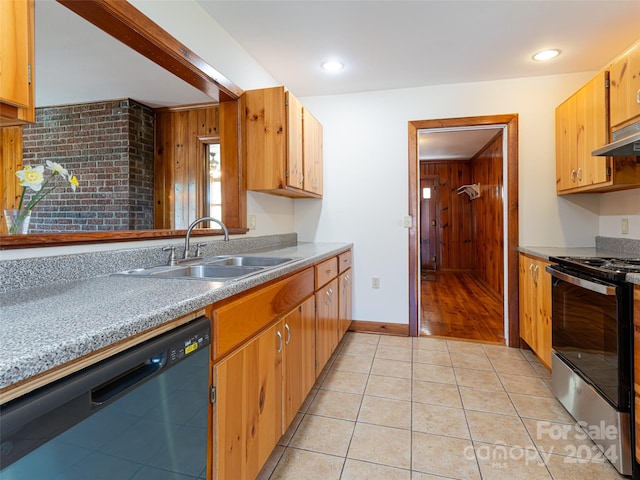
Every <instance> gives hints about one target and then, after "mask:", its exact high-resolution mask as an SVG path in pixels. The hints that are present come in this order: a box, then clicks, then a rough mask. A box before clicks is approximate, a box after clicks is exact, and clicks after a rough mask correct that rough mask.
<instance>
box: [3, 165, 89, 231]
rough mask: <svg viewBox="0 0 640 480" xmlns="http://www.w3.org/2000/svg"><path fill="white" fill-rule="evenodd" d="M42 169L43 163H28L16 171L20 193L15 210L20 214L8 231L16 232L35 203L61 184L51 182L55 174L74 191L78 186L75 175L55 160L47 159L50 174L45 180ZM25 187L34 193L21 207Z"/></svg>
mask: <svg viewBox="0 0 640 480" xmlns="http://www.w3.org/2000/svg"><path fill="white" fill-rule="evenodd" d="M44 169H45V167H44V166H43V165H38V166H36V167H32V166H30V165H26V166H25V167H24V168H23V169H22V170H19V171H17V172H16V177H18V180H19V182H18V183H19V184H20V186H22V187H23V188H22V194H21V195H20V203H19V205H18V208H17V210H19V211H20V214H19V215H18V217H17V220H16V222H15V224H14V225H12V227H11V229H10V230H9V233H10V234H12V233H16V232H17V231H18V230H19V228H20V226H21V224H22V222H23V221H24V219H25V218H26V217H27V215H28V214H29V213H30V212H31V210H33V209H34V208H35V207H36V205H38V204H39V203H40V202H41V201H42V200H44V199H45V197H46V196H47V195H49V193H51V192H52V191H53V190H54V189H55V188H57V187H59V186H61V185H60V184H59V183H58V184H55V182H54V183H53V184H52V183H51V181H52V180H53V179H54V178H55V177H56V176H57V175H59V176H61V177H62V178H63V179H64V180H65V181H66V183H67V184H68V185H69V186H70V187H71V189H72V190H73V191H74V192H75V191H76V188H77V187H78V185H79V184H78V179H77V178H76V177H75V175H71V174H70V173H69V171H68V170H67V169H66V168H64V167H63V166H62V165H60V164H59V163H56V162H52V161H50V160H47V170H50V171H51V176H50V177H49V178H47V179H46V180H45V177H44ZM27 188H30V189H31V190H33V191H34V192H35V193H34V194H33V195H32V196H31V198H30V199H29V201H28V202H27V205H26V206H24V207H23V203H24V197H25V192H26V191H27Z"/></svg>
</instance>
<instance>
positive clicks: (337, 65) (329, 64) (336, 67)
mask: <svg viewBox="0 0 640 480" xmlns="http://www.w3.org/2000/svg"><path fill="white" fill-rule="evenodd" d="M343 68H344V64H343V63H342V62H338V61H337V60H328V61H326V62H324V63H323V64H322V69H323V70H325V71H327V72H339V71H340V70H342V69H343Z"/></svg>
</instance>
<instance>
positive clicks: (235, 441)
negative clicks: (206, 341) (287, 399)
mask: <svg viewBox="0 0 640 480" xmlns="http://www.w3.org/2000/svg"><path fill="white" fill-rule="evenodd" d="M283 346H284V339H283V335H282V323H281V322H278V323H277V324H275V325H274V326H272V327H271V328H269V329H267V330H266V331H265V332H264V333H262V334H260V335H259V336H258V337H256V338H255V339H254V340H252V341H251V342H249V343H248V344H247V345H246V346H244V347H242V348H241V349H240V350H239V351H237V352H236V353H234V354H233V355H231V356H230V357H229V358H227V359H225V360H223V361H222V362H220V363H218V364H217V365H216V366H215V367H214V382H215V385H216V397H217V398H216V403H215V411H216V415H215V417H214V418H215V419H214V432H215V433H214V434H215V435H216V441H215V442H214V443H215V444H216V445H218V446H219V447H218V451H217V467H216V472H217V477H216V478H219V479H231V478H233V479H237V480H253V479H255V478H256V476H257V475H258V473H259V472H260V469H261V468H262V466H263V465H264V463H265V462H266V460H267V458H268V457H269V455H270V454H271V451H272V450H273V448H274V446H275V445H276V443H277V442H278V440H279V438H280V437H281V435H282V428H283V427H282V373H283V372H282V349H283Z"/></svg>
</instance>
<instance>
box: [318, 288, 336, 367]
mask: <svg viewBox="0 0 640 480" xmlns="http://www.w3.org/2000/svg"><path fill="white" fill-rule="evenodd" d="M338 291H339V290H338V279H337V278H334V279H333V280H331V281H330V282H329V283H328V284H326V285H325V286H324V287H322V288H321V289H320V290H318V291H316V376H318V375H320V372H321V371H322V369H323V368H324V366H325V365H326V364H327V362H328V361H329V358H331V355H333V352H334V350H335V349H336V347H337V346H338V341H339V336H338Z"/></svg>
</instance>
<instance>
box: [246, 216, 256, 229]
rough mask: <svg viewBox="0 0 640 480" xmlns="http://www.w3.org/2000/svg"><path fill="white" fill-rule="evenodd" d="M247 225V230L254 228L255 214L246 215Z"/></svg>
mask: <svg viewBox="0 0 640 480" xmlns="http://www.w3.org/2000/svg"><path fill="white" fill-rule="evenodd" d="M247 227H248V228H249V230H255V229H256V216H255V215H247Z"/></svg>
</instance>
